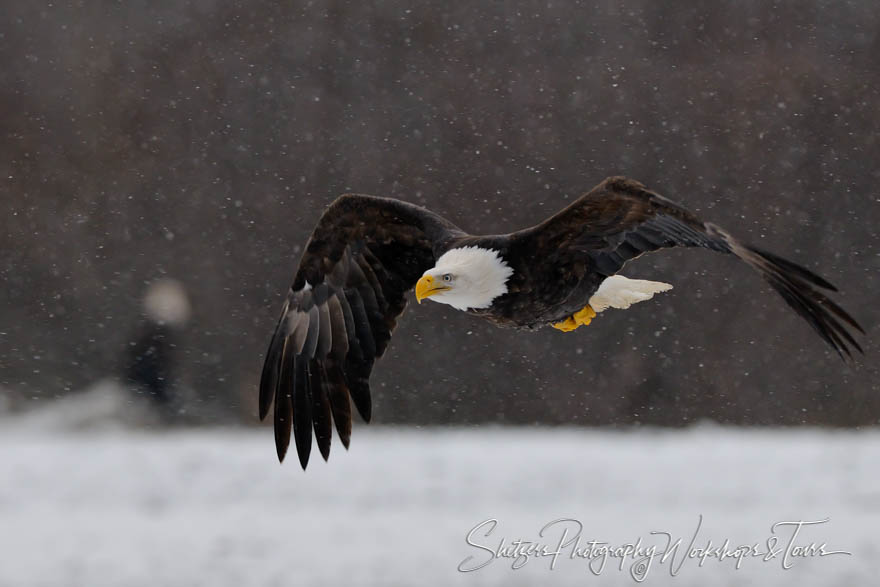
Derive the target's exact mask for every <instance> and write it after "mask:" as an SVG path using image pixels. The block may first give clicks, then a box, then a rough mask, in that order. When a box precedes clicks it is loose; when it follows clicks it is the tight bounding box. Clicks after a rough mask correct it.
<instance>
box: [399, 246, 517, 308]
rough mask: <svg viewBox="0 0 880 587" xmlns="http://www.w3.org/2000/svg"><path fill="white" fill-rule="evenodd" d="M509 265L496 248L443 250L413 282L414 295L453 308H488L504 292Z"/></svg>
mask: <svg viewBox="0 0 880 587" xmlns="http://www.w3.org/2000/svg"><path fill="white" fill-rule="evenodd" d="M511 275H513V269H512V268H511V267H510V266H509V265H508V264H507V263H506V262H505V261H504V259H502V258H501V256H500V255H499V254H498V251H494V250H491V249H483V248H480V247H461V248H459V249H451V250H449V251H446V252H445V253H444V254H443V255H442V256H441V257H440V258H439V259H437V265H436V266H434V267H433V268H431V269H428V270H427V271H425V274H424V275H422V277H421V279H419V281H418V283H417V284H416V299H417V300H418V301H419V303H421V301H422V300H423V299H425V298H428V297H429V298H431V299H432V300H434V301H435V302H440V303H443V304H449V305H450V306H452V307H453V308H455V309H457V310H467V309H468V308H475V309H477V308H488V307H489V306H490V305H492V300H494V299H495V298H497V297H498V296H500V295H502V294H505V293H507V280H508V279H509V278H510V276H511Z"/></svg>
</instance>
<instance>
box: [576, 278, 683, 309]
mask: <svg viewBox="0 0 880 587" xmlns="http://www.w3.org/2000/svg"><path fill="white" fill-rule="evenodd" d="M670 289H672V286H671V285H669V284H668V283H662V282H659V281H646V280H644V279H628V278H626V277H624V276H623V275H612V276H611V277H608V278H607V279H605V281H603V282H602V283H601V284H599V289H597V290H596V293H594V294H593V297H591V298H590V306H591V307H592V308H593V310H594V311H596V312H601V311H602V310H605V309H607V308H619V309H621V310H623V309H626V308H629V307H630V306H632V305H633V304H635V303H638V302H643V301H645V300H650V299H651V298H652V297H653V296H654V294H655V293H659V292H661V291H667V290H670Z"/></svg>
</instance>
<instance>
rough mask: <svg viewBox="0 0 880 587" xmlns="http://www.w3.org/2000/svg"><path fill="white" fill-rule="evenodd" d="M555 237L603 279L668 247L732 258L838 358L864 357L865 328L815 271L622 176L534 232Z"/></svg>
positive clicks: (593, 191) (576, 202)
mask: <svg viewBox="0 0 880 587" xmlns="http://www.w3.org/2000/svg"><path fill="white" fill-rule="evenodd" d="M533 231H534V232H533V234H542V233H543V234H550V235H554V238H555V239H556V243H554V246H557V247H567V248H568V249H569V250H571V251H574V252H578V253H582V254H586V255H587V256H588V257H589V259H590V260H591V261H592V263H591V269H592V270H594V271H596V272H597V273H599V274H600V275H604V276H610V275H614V274H615V273H617V272H618V271H619V270H620V269H621V267H623V265H624V264H625V263H626V262H627V261H629V260H630V259H634V258H636V257H638V256H639V255H642V254H644V253H647V252H650V251H656V250H658V249H662V248H669V247H703V248H707V249H712V250H714V251H718V252H721V253H732V254H734V255H736V256H738V257H739V258H740V259H742V260H743V261H745V262H746V263H748V264H749V265H750V266H752V267H753V268H754V269H756V270H757V271H758V272H759V273H760V274H761V276H762V277H763V278H764V279H766V280H767V281H768V282H769V283H770V285H771V286H773V288H774V289H776V291H777V292H779V294H780V295H781V296H782V297H783V298H784V299H785V301H786V302H787V303H788V305H789V306H791V307H792V308H793V309H794V310H795V312H797V313H798V314H800V315H801V316H802V317H803V318H804V319H806V320H807V322H809V323H810V325H811V326H812V327H813V329H814V330H815V331H816V332H817V333H818V334H819V336H821V337H822V338H823V339H824V340H825V341H826V342H827V343H828V344H830V345H831V346H832V347H833V348H834V350H835V351H837V353H838V354H839V355H840V356H841V357H843V355H844V354H846V355H847V356H851V351H850V348H855V349H857V350H858V351H860V352H861V351H862V349H861V347H860V346H859V344H858V343H857V342H856V341H855V339H854V338H853V336H852V334H851V333H850V332H849V330H848V329H853V330H856V331H858V332H861V333H864V330H862V328H861V326H859V324H858V323H857V322H856V321H855V320H854V319H853V318H852V317H851V316H850V315H849V314H847V313H846V312H845V311H844V310H843V309H842V308H841V307H840V306H838V305H837V304H835V303H834V302H833V301H831V300H830V299H829V298H828V297H827V296H826V295H825V294H824V293H822V292H821V291H820V289H826V290H832V291H837V289H836V288H835V287H834V286H833V285H831V284H830V283H828V282H827V281H826V280H825V279H823V278H821V277H819V276H818V275H816V274H815V273H813V272H812V271H810V270H809V269H806V268H804V267H801V266H800V265H797V264H795V263H792V262H791V261H788V260H786V259H783V258H781V257H778V256H776V255H774V254H772V253H768V252H766V251H762V250H760V249H758V248H755V247H751V246H748V245H745V244H743V243H741V242H739V241H737V240H736V239H734V238H733V237H732V236H730V235H729V234H728V233H727V232H725V231H724V230H722V229H721V228H720V227H718V226H716V225H714V224H711V223H706V222H703V221H702V220H700V219H699V218H697V216H695V215H694V214H692V213H691V212H688V211H687V210H686V209H684V208H682V207H681V206H679V205H678V204H676V203H674V202H672V201H670V200H667V199H666V198H664V197H663V196H661V195H659V194H656V193H654V192H652V191H650V190H648V189H646V188H645V186H643V185H642V184H640V183H638V182H636V181H633V180H629V179H626V178H623V177H611V178H608V179H606V180H605V181H603V182H602V183H601V184H599V185H598V186H596V187H595V188H593V189H592V190H591V191H590V192H588V193H587V194H585V195H583V196H582V197H581V198H579V199H578V200H577V201H575V202H573V203H572V204H571V205H570V206H568V207H567V208H565V209H564V210H562V211H561V212H559V213H558V214H556V215H554V216H552V217H550V218H548V219H547V220H546V221H544V222H543V223H541V224H540V225H538V226H537V227H535V229H533Z"/></svg>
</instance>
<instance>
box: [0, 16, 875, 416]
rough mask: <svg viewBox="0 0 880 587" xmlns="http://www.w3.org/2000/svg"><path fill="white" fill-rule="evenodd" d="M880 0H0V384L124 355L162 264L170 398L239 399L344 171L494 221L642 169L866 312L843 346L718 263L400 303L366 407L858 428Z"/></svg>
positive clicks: (251, 405) (468, 223)
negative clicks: (584, 308)
mask: <svg viewBox="0 0 880 587" xmlns="http://www.w3.org/2000/svg"><path fill="white" fill-rule="evenodd" d="M878 55H880V4H878V3H877V2H874V1H872V0H862V1H854V2H826V1H819V0H815V1H791V2H763V1H751V2H749V1H746V2H730V3H719V2H715V1H694V2H680V3H667V2H655V1H652V0H634V1H626V2H610V1H609V2H580V3H573V2H559V3H546V2H542V3H530V2H503V3H501V2H499V3H488V2H485V3H484V2H457V1H453V2H435V3H412V2H402V1H389V2H383V3H379V4H378V5H377V6H366V5H364V4H362V3H358V2H309V3H303V2H278V1H277V0H275V1H271V2H270V1H256V0H255V1H250V2H228V1H222V0H196V1H192V2H180V1H178V0H174V1H170V0H164V1H154V0H151V1H147V0H141V1H136V2H118V1H106V0H95V1H89V2H85V1H79V2H60V3H55V4H49V3H43V2H32V1H24V0H5V1H4V2H3V3H2V6H0V154H2V156H0V195H2V201H3V212H4V213H3V221H2V222H3V230H2V231H0V251H2V258H0V259H2V261H0V280H2V283H3V287H2V288H0V386H2V388H4V389H5V392H4V394H5V397H6V402H7V404H9V405H11V406H12V409H20V408H27V407H29V406H31V405H35V403H37V402H40V403H41V402H44V401H48V400H50V399H52V398H56V397H59V396H63V395H66V394H70V393H75V392H76V391H77V390H80V389H83V388H84V387H87V386H88V385H90V384H91V383H93V382H95V381H96V380H98V379H100V378H102V377H106V376H108V375H113V374H116V373H118V372H119V366H120V362H121V361H122V360H123V359H122V357H124V355H125V353H126V351H127V349H128V348H130V347H131V345H132V344H133V342H134V341H133V337H134V336H135V333H136V332H137V324H138V323H139V321H140V320H142V319H143V314H144V311H143V309H142V303H141V300H142V296H143V295H144V292H145V291H146V289H147V287H148V285H149V284H150V283H153V282H155V281H156V280H158V279H161V278H165V277H170V278H175V279H177V280H179V281H180V282H182V283H183V285H184V286H185V287H186V289H187V293H188V295H189V299H190V303H191V305H192V319H191V321H190V322H189V324H188V326H187V328H186V329H185V330H184V331H182V332H181V333H180V335H179V337H178V339H177V342H176V343H175V348H176V349H177V353H178V359H177V363H176V364H177V370H176V377H179V379H180V381H181V382H183V384H185V385H186V386H188V387H189V388H190V389H191V390H193V394H194V396H193V405H191V406H190V410H189V411H190V412H191V413H192V412H195V413H202V414H204V415H205V418H206V419H208V420H210V421H242V422H249V423H250V422H254V421H255V420H256V417H255V414H256V383H257V380H258V377H259V372H260V367H261V362H262V358H263V352H264V351H265V347H266V346H267V345H268V341H269V336H270V334H271V331H272V328H273V327H274V322H275V319H276V317H277V313H278V311H279V308H280V304H281V302H282V297H283V294H284V292H285V291H286V289H287V287H288V285H289V282H290V280H291V279H292V276H293V272H294V269H295V266H296V263H297V260H298V258H299V255H300V252H301V247H302V245H303V244H304V243H305V240H306V239H307V238H308V234H309V232H310V231H311V229H312V227H313V226H314V224H315V222H316V220H317V219H318V217H319V215H320V214H321V211H322V209H323V207H324V206H325V205H327V204H328V203H329V202H330V201H331V200H332V199H333V198H334V197H335V196H337V195H338V194H340V193H343V192H345V191H357V192H362V193H372V194H378V195H387V196H394V197H397V198H401V199H404V200H408V201H411V202H416V203H419V204H423V205H426V206H429V207H430V208H432V209H434V210H435V211H437V212H439V213H441V214H443V215H445V216H446V217H448V218H449V219H451V220H452V221H453V222H455V223H457V224H458V225H460V226H461V227H462V228H464V229H465V230H468V231H470V232H475V233H496V232H508V231H511V230H514V229H518V228H522V227H524V226H528V225H531V224H534V223H535V222H537V221H539V220H540V219H542V218H544V217H546V216H547V215H549V214H551V213H552V212H554V211H556V210H558V209H560V208H562V207H563V206H565V205H566V204H567V203H569V202H570V201H571V200H572V199H573V198H575V197H577V196H578V195H579V194H580V193H582V192H584V191H586V190H587V189H589V188H590V187H592V186H593V185H595V184H596V183H598V182H599V181H600V180H602V179H603V178H604V177H606V176H608V175H614V174H623V175H628V176H631V177H634V178H636V179H639V180H640V181H642V182H644V183H646V184H648V185H649V186H650V187H652V188H654V189H656V190H658V191H660V192H661V193H663V194H665V195H667V196H669V197H671V198H673V199H675V200H677V201H679V202H681V203H683V204H685V205H686V206H688V207H689V208H691V209H692V210H694V211H696V212H698V213H700V214H701V215H703V216H704V217H705V218H706V219H709V220H712V221H714V222H717V223H718V224H720V225H722V226H724V227H725V228H727V229H728V230H730V231H731V232H733V233H734V234H735V235H738V236H740V237H741V238H742V239H744V240H747V241H751V242H752V243H755V244H759V245H760V246H762V247H764V248H767V249H769V250H771V251H775V252H777V253H780V254H783V255H784V256H787V257H789V258H791V259H793V260H795V261H798V262H800V263H803V264H805V265H806V266H808V267H810V268H812V269H814V270H816V271H818V272H819V273H821V274H822V275H823V276H825V277H827V278H828V279H829V280H831V281H832V282H833V283H835V284H837V285H838V287H839V288H840V289H841V294H840V295H839V296H838V297H837V298H836V299H838V301H840V302H841V303H842V304H843V305H844V306H845V307H846V308H847V309H848V310H849V311H850V312H851V313H852V314H853V315H854V316H856V318H857V319H858V320H860V321H861V323H862V324H863V326H864V327H865V328H866V329H867V330H868V337H866V338H865V339H864V340H863V342H864V346H865V348H866V352H867V354H866V356H865V357H864V358H862V359H861V360H860V361H859V363H858V364H857V365H855V366H846V365H845V364H844V363H843V362H841V361H840V360H839V358H838V357H837V356H836V355H835V354H834V353H833V351H831V350H830V349H829V348H827V347H826V346H825V345H824V343H823V342H822V341H821V340H820V339H819V338H818V337H817V336H815V335H814V334H813V332H812V331H811V330H810V329H809V327H808V326H807V325H806V323H804V322H803V321H802V320H801V319H800V318H798V317H797V316H796V315H795V314H794V313H793V312H792V311H790V310H789V309H788V308H787V307H786V306H785V305H784V303H783V302H782V301H781V299H780V298H779V297H778V296H776V295H775V293H773V292H771V291H770V289H769V288H768V287H767V286H766V285H764V283H763V282H762V281H761V280H760V278H759V277H758V276H757V275H756V274H753V273H752V272H751V271H750V270H749V269H748V268H747V267H746V266H745V265H743V264H741V263H738V262H737V261H736V260H735V259H733V258H725V257H722V256H719V255H715V254H713V253H711V252H704V251H671V252H663V253H659V254H655V255H653V256H648V257H643V258H642V259H639V260H638V261H637V262H635V263H634V264H632V265H630V266H628V267H627V268H626V269H625V271H624V273H625V274H626V275H628V276H630V277H641V278H654V279H661V280H664V281H669V282H671V283H673V284H674V285H675V289H674V290H673V291H672V292H670V293H668V294H663V295H661V296H659V297H658V298H656V299H655V300H654V301H652V302H650V303H645V304H639V305H638V306H635V307H633V308H631V309H630V310H628V311H626V312H620V311H609V312H608V313H606V314H603V315H602V316H601V318H600V319H598V320H596V321H594V322H593V324H592V325H590V326H589V327H587V328H582V329H579V330H577V331H576V332H574V333H570V334H562V333H559V332H557V331H555V330H551V329H547V330H546V331H541V332H538V333H535V334H524V333H516V332H509V331H504V330H498V329H495V328H493V327H491V326H490V325H488V324H486V323H483V322H480V321H478V320H475V319H473V318H471V317H468V316H467V315H465V314H462V313H459V312H456V311H454V310H452V309H451V308H448V307H445V306H441V305H439V304H431V303H426V304H422V305H421V306H415V305H414V304H413V305H412V306H410V307H409V308H408V310H407V313H406V315H405V317H404V319H403V320H402V321H401V325H400V328H399V329H398V331H397V332H396V334H395V337H394V340H393V341H392V344H391V347H390V349H389V352H388V353H387V355H386V357H385V358H384V359H383V360H382V361H380V363H379V364H378V365H377V368H376V369H375V371H374V376H373V387H374V397H375V406H374V414H375V417H376V420H377V421H380V422H406V423H417V424H422V423H458V424H462V423H473V422H501V423H534V422H541V423H582V424H608V423H611V424H630V423H644V424H662V425H682V424H686V423H688V422H692V421H695V420H700V419H704V418H710V419H714V420H717V421H720V422H731V423H744V424H798V423H822V424H832V425H862V424H873V423H877V422H878V419H880V389H878V384H877V376H878V369H877V367H876V356H875V351H874V349H873V344H872V331H873V327H874V325H875V323H876V322H877V318H878V309H877V300H878V296H877V285H878V269H880V249H878V239H877V225H878V220H880V213H878V206H880V193H878V190H877V189H876V185H877V180H878V176H880V168H878V165H877V162H878V161H880V134H878V132H880V59H878Z"/></svg>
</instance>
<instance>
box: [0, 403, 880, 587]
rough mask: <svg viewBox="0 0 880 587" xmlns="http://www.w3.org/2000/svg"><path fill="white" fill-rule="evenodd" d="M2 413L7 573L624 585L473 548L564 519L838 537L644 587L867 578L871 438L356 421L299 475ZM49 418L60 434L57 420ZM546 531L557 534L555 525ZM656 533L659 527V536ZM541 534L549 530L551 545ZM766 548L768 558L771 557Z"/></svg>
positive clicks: (178, 442) (874, 486)
mask: <svg viewBox="0 0 880 587" xmlns="http://www.w3.org/2000/svg"><path fill="white" fill-rule="evenodd" d="M22 424H23V422H19V423H16V422H15V421H13V420H10V419H4V420H2V421H0V428H2V432H0V552H2V553H3V554H2V560H0V585H3V586H6V585H14V586H16V587H28V586H55V585H57V586H69V585H89V586H91V587H100V586H108V587H109V586H113V587H119V586H131V587H138V586H143V587H148V586H149V587H152V586H157V585H162V586H178V585H179V586H198V585H204V586H210V587H225V586H229V587H239V586H247V585H279V586H282V585H283V586H298V585H312V586H318V585H328V586H335V585H343V584H344V585H355V586H359V585H420V586H421V585H425V586H429V587H430V586H433V585H437V586H447V585H551V584H552V585H591V584H592V585H597V584H601V585H635V582H634V581H633V580H632V578H630V576H629V574H628V572H629V568H630V565H631V563H632V561H631V560H630V561H628V562H627V563H626V565H625V567H624V571H620V570H618V568H617V566H616V565H615V564H614V562H611V563H609V564H608V566H607V567H606V568H605V569H604V570H603V571H602V573H601V576H599V577H597V576H594V575H593V574H591V573H590V571H589V570H588V566H587V564H586V563H585V562H584V561H582V560H571V559H568V558H565V557H563V558H562V559H560V560H559V561H558V562H557V564H556V567H555V569H554V570H552V571H551V570H549V560H548V559H540V560H539V559H533V560H530V561H529V562H528V564H526V565H525V566H524V567H523V568H521V569H519V570H515V571H514V570H511V561H510V560H495V561H494V562H493V563H491V564H490V565H488V566H487V567H486V568H483V569H481V570H479V571H475V572H471V573H460V572H459V571H457V567H458V566H459V565H460V564H461V563H462V562H463V561H464V560H465V559H466V558H467V557H468V556H472V557H474V559H472V561H483V560H485V559H486V558H487V555H486V552H485V551H484V550H482V549H478V548H476V547H473V546H468V545H467V544H466V542H465V535H466V534H467V533H468V531H470V530H471V529H472V528H473V527H474V526H476V525H477V524H478V523H480V522H482V521H484V520H487V519H489V518H495V519H497V520H498V526H497V528H496V530H495V532H494V533H493V534H492V536H491V537H490V538H480V539H479V541H478V542H479V543H481V544H483V545H490V544H491V545H492V546H493V547H494V546H496V545H497V541H498V540H500V539H501V538H502V537H503V538H506V539H507V540H508V541H512V540H515V539H517V538H522V539H524V540H532V539H538V538H539V536H538V531H539V529H540V528H541V527H542V526H543V525H544V524H546V523H548V522H550V521H552V520H556V519H559V518H575V519H577V520H579V521H580V522H582V523H583V525H584V531H583V536H584V541H585V542H586V541H587V540H588V539H596V540H602V541H608V542H610V543H611V544H613V545H622V544H624V543H627V542H634V541H636V540H637V539H638V538H639V537H641V538H642V539H643V543H644V544H645V545H648V544H659V541H658V539H657V537H652V536H651V535H650V531H652V530H655V531H661V530H662V531H667V532H669V533H671V534H672V535H673V536H676V537H681V538H683V540H684V543H685V544H684V545H683V547H682V548H685V547H686V546H687V542H688V541H689V540H690V537H691V536H692V535H693V533H694V531H695V529H696V526H697V522H698V519H699V516H700V515H702V516H703V524H702V528H701V530H700V534H699V535H700V539H699V541H698V543H699V545H701V546H702V545H704V543H705V541H706V540H707V539H710V538H711V539H712V540H713V541H714V542H715V543H721V542H723V541H724V539H725V538H727V539H730V541H731V544H732V545H740V544H747V543H748V544H751V543H755V542H757V543H760V544H762V545H764V544H765V543H766V539H767V537H768V536H770V526H771V524H773V523H775V522H778V521H783V520H820V519H824V518H828V517H830V518H831V520H830V522H828V523H826V524H823V525H821V526H817V527H812V528H810V529H808V530H805V531H804V533H803V540H801V541H800V542H803V543H809V542H827V543H828V549H830V550H847V551H851V552H852V553H853V554H852V556H846V555H835V556H827V557H824V558H818V557H813V558H808V559H799V560H796V561H795V564H794V567H793V568H792V569H790V570H783V568H782V565H781V561H780V560H779V559H777V560H771V561H768V562H763V561H762V560H760V559H747V560H744V561H743V565H742V568H741V569H740V570H735V569H734V566H735V561H732V560H725V561H723V562H719V561H717V560H708V561H706V562H705V563H704V566H703V567H702V568H700V567H699V566H698V563H697V561H694V560H691V561H688V562H686V563H684V565H683V567H682V568H681V570H680V572H679V574H678V576H677V577H671V576H670V573H669V569H670V566H671V565H670V564H669V563H667V564H663V565H661V564H659V563H657V562H655V563H654V566H653V567H652V569H651V570H650V572H649V575H648V578H647V582H646V583H647V584H651V585H676V586H679V587H682V586H686V585H693V586H711V585H792V586H794V585H799V586H813V585H816V586H818V585H823V586H824V585H830V584H840V585H842V584H847V585H859V584H861V585H867V584H872V583H873V581H874V579H875V575H876V571H875V566H874V564H875V563H874V561H875V560H876V558H877V554H878V550H880V547H878V546H877V545H878V540H877V530H876V528H877V527H878V523H880V508H878V504H880V483H878V474H877V464H878V462H880V434H878V433H877V432H876V431H867V432H829V431H819V430H785V431H782V430H760V429H753V430H733V429H726V428H719V427H715V426H701V427H697V428H695V429H689V430H684V431H656V430H640V431H629V432H624V431H619V432H618V431H596V430H580V429H577V430H575V429H556V430H548V429H498V428H478V429H471V430H448V429H442V430H441V429H424V430H417V429H398V428H375V427H372V428H365V427H363V426H359V427H357V429H356V430H355V432H354V434H353V436H352V441H353V443H352V447H351V450H350V451H349V452H348V453H346V452H345V451H344V450H343V449H342V448H341V446H340V445H339V444H338V443H336V442H335V441H334V445H333V450H332V453H331V456H330V461H329V463H324V462H322V461H321V459H320V457H319V456H317V454H316V455H315V456H316V460H313V462H312V464H311V465H310V467H309V470H308V471H307V472H305V473H304V472H303V471H302V470H300V469H299V466H298V465H297V464H296V462H295V458H291V459H290V460H289V461H288V462H287V463H286V464H285V465H284V466H279V465H278V463H277V462H276V461H275V456H274V455H275V451H274V448H273V444H272V442H273V441H272V434H271V431H270V430H269V429H268V428H263V429H258V430H244V431H243V430H224V429H217V430H197V431H172V432H153V433H150V432H148V431H141V432H133V431H126V430H120V429H116V430H112V429H111V430H103V431H99V432H86V431H83V430H80V431H70V430H68V431H53V428H55V427H51V426H50V427H44V425H45V422H44V423H43V424H39V422H38V421H37V420H34V419H31V420H29V421H27V423H26V425H22ZM56 430H57V429H56ZM551 534H552V533H551ZM652 538H653V539H652ZM549 542H553V541H552V540H549ZM780 558H781V557H780Z"/></svg>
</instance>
